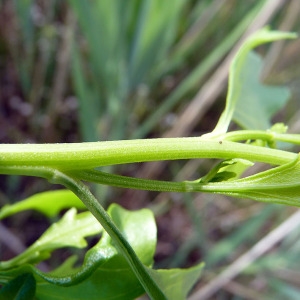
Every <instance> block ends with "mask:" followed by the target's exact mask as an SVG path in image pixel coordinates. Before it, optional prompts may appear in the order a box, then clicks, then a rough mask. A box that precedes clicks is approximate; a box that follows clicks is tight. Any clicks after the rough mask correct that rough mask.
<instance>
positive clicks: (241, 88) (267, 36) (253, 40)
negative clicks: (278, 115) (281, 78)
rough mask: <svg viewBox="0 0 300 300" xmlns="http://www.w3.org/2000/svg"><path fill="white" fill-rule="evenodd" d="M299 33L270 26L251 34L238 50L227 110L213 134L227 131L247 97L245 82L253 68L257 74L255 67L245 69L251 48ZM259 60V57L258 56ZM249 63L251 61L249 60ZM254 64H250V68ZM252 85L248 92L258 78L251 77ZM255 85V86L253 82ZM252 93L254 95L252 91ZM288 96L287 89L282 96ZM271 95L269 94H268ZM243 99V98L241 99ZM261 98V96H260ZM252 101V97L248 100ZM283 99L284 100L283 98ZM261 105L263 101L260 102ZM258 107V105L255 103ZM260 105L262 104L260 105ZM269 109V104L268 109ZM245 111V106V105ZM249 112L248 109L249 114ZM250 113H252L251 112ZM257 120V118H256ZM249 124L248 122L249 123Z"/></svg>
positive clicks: (232, 73)
mask: <svg viewBox="0 0 300 300" xmlns="http://www.w3.org/2000/svg"><path fill="white" fill-rule="evenodd" d="M296 37H297V35H296V34H294V33H289V32H280V31H270V30H269V28H263V29H261V30H259V31H257V32H256V33H254V34H253V35H251V36H250V37H249V38H248V39H247V40H246V41H245V43H244V44H243V45H242V46H241V48H240V49H239V51H238V52H237V54H236V56H235V58H234V59H233V61H232V63H231V66H230V71H229V86H228V93H227V99H226V106H225V110H224V112H223V113H222V115H221V117H220V119H219V121H218V124H217V126H216V127H215V129H214V131H213V132H212V134H211V135H219V134H224V133H226V132H227V129H228V126H229V124H230V122H231V120H232V117H233V116H234V113H235V110H236V106H237V104H238V103H239V105H240V107H241V105H243V104H242V103H243V99H244V97H245V84H246V85H248V81H247V80H249V77H250V78H251V76H253V74H251V73H249V72H250V71H251V70H252V71H254V74H256V75H257V71H256V72H255V70H253V69H246V71H245V70H244V69H245V66H247V62H248V59H249V52H250V50H251V49H253V48H255V47H257V46H259V45H261V44H264V43H268V42H273V41H276V40H282V39H293V38H296ZM251 56H252V58H250V59H251V60H252V62H253V55H252V54H250V57H251ZM256 60H257V58H256ZM248 64H249V62H248ZM257 66H258V62H256V67H257ZM250 67H252V66H248V68H250ZM245 75H247V76H246V78H243V76H245ZM250 75H251V76H250ZM250 82H252V86H249V88H248V89H247V92H248V91H249V90H250V89H251V88H256V86H257V82H258V80H257V78H256V79H251V81H250ZM254 83H255V85H254V86H253V84H254ZM254 92H255V93H256V92H257V91H256V90H255V91H254ZM251 95H253V93H252V91H251ZM283 96H284V97H286V91H285V92H283V95H282V96H280V99H281V97H283ZM268 97H269V95H268ZM241 99H242V100H241ZM260 99H261V97H260ZM250 100H251V101H252V98H251V99H249V100H248V102H249V101H250ZM281 101H282V100H281ZM260 105H261V103H260ZM255 107H256V105H255ZM259 107H260V106H259ZM259 109H260V108H259ZM268 109H269V105H268V108H267V110H268ZM243 110H244V111H247V110H245V108H244V107H243ZM248 113H249V112H248V111H247V114H248ZM249 115H250V113H249ZM254 116H257V111H255V114H254ZM256 120H257V119H256ZM247 125H248V123H247ZM251 129H253V128H251Z"/></svg>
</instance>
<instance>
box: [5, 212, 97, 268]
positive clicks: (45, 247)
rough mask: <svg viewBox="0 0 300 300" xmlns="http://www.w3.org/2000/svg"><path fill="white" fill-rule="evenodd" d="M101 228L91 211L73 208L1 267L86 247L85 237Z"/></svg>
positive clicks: (13, 265)
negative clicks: (59, 250) (57, 250)
mask: <svg viewBox="0 0 300 300" xmlns="http://www.w3.org/2000/svg"><path fill="white" fill-rule="evenodd" d="M101 230H102V227H101V226H100V225H99V223H98V222H97V221H96V219H95V218H94V216H93V215H92V214H91V213H90V212H84V213H81V214H76V209H75V208H72V209H70V210H69V211H68V212H66V213H65V215H64V216H63V218H62V219H61V220H59V221H58V222H57V223H54V224H52V225H51V227H49V229H48V230H47V231H45V232H44V234H43V235H42V236H41V237H40V238H39V239H38V240H37V241H36V242H35V243H34V244H33V245H31V246H30V247H29V248H27V249H26V250H25V251H24V252H23V253H21V254H20V255H18V256H16V257H14V258H13V259H11V260H9V261H5V262H0V269H7V268H11V267H16V266H19V265H22V264H26V263H37V262H40V261H42V260H44V259H46V258H48V257H50V255H51V253H52V251H54V250H56V249H59V248H64V247H76V248H84V247H86V246H87V242H86V240H85V237H87V236H91V235H95V234H97V233H100V232H101Z"/></svg>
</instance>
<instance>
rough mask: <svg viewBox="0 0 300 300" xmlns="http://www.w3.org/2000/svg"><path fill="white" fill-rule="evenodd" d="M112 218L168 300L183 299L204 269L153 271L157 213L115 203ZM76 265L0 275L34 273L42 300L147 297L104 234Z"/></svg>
mask: <svg viewBox="0 0 300 300" xmlns="http://www.w3.org/2000/svg"><path fill="white" fill-rule="evenodd" d="M108 213H109V214H110V216H111V217H112V219H113V221H114V222H115V224H116V225H117V226H118V227H119V229H120V230H121V232H122V234H124V236H125V237H126V238H127V239H128V241H129V243H130V244H131V245H132V247H133V249H134V250H135V252H136V253H137V254H138V256H139V258H140V259H141V261H142V263H144V264H145V265H146V267H147V271H148V272H149V273H150V275H151V276H152V277H153V278H154V279H155V281H156V282H157V284H158V285H159V286H160V288H161V289H162V290H163V292H164V293H165V295H166V296H167V298H168V299H178V300H181V299H185V298H186V295H187V293H188V292H189V290H190V288H191V286H192V285H193V284H194V283H195V281H196V280H197V279H198V278H199V276H200V274H201V270H202V267H203V266H202V264H200V265H198V266H195V267H193V268H190V269H185V270H180V269H174V270H157V271H155V270H151V269H150V267H151V265H152V262H153V256H154V253H155V246H156V225H155V220H154V216H153V213H152V212H151V211H150V210H148V209H142V210H139V211H134V212H130V211H127V210H125V209H123V208H121V207H120V206H118V205H116V204H113V205H111V206H110V207H109V209H108ZM74 263H75V258H74V257H71V258H70V259H69V260H67V261H66V262H65V264H64V266H62V267H61V268H58V269H56V270H55V271H53V272H51V273H48V274H47V273H43V272H41V271H39V270H38V269H36V268H34V267H33V266H31V265H28V264H27V265H22V266H21V267H19V268H14V269H11V270H4V271H0V276H5V277H6V278H9V277H15V276H17V275H18V274H21V273H24V272H32V273H33V274H34V276H35V278H36V280H37V292H36V295H37V297H39V298H41V299H43V300H56V299H57V298H62V299H78V300H81V299H91V300H94V299H95V300H98V299H114V300H126V299H128V300H129V299H135V298H137V297H138V296H140V295H142V294H144V293H145V291H144V289H143V287H142V285H141V284H140V283H139V281H138V279H137V277H136V276H135V274H134V273H133V271H132V270H131V268H130V266H129V265H128V263H127V261H126V260H125V259H124V258H123V256H121V255H120V254H119V253H118V251H117V249H116V248H115V247H114V244H113V242H112V240H111V238H110V236H109V235H108V234H107V233H106V232H104V233H103V236H102V238H101V240H100V241H99V243H98V244H97V245H95V246H94V247H93V248H91V249H90V250H89V251H88V252H87V253H86V256H85V259H84V263H83V265H82V266H81V267H79V268H78V267H77V268H74V266H73V265H74Z"/></svg>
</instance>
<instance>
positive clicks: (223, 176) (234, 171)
mask: <svg viewBox="0 0 300 300" xmlns="http://www.w3.org/2000/svg"><path fill="white" fill-rule="evenodd" d="M251 166H253V163H252V162H251V161H249V160H246V159H241V158H234V159H227V160H224V161H222V162H220V163H218V164H217V165H216V166H215V167H214V168H212V169H211V170H210V171H209V173H208V174H206V175H205V176H203V177H202V178H200V180H198V182H201V183H208V182H218V181H227V180H234V179H237V178H239V177H240V176H241V175H242V174H243V172H244V171H245V170H246V169H248V168H249V167H251Z"/></svg>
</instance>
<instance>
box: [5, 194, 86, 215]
mask: <svg viewBox="0 0 300 300" xmlns="http://www.w3.org/2000/svg"><path fill="white" fill-rule="evenodd" d="M69 207H76V208H78V209H85V205H84V204H83V203H82V201H81V200H80V199H79V198H78V197H77V196H76V195H74V194H73V193H72V192H71V191H69V190H57V191H48V192H43V193H38V194H35V195H33V196H31V197H29V198H27V199H25V200H22V201H19V202H17V203H15V204H12V205H5V206H3V207H2V208H1V210H0V220H1V219H4V218H7V217H9V216H11V215H14V214H16V213H18V212H21V211H24V210H29V209H34V210H37V211H39V212H41V213H43V214H44V215H46V216H47V217H54V216H56V215H57V214H58V213H59V211H61V210H62V209H64V208H69Z"/></svg>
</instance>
